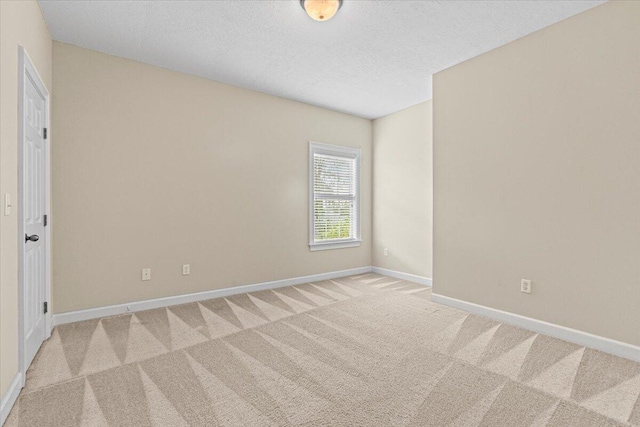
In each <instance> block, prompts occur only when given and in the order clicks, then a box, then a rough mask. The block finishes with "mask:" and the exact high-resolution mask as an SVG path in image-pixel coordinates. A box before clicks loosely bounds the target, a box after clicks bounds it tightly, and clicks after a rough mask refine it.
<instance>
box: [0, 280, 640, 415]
mask: <svg viewBox="0 0 640 427" xmlns="http://www.w3.org/2000/svg"><path fill="white" fill-rule="evenodd" d="M429 298H430V291H429V289H428V288H424V287H422V286H420V285H416V284H412V283H409V282H405V281H399V280H397V279H392V278H388V277H383V276H379V275H375V274H367V275H363V276H356V277H351V278H345V279H339V280H332V281H324V282H319V283H313V284H306V285H301V286H294V287H288V288H282V289H276V290H274V291H262V292H255V293H251V294H243V295H237V296H232V297H229V298H220V299H216V300H210V301H205V302H202V303H193V304H187V305H182V306H176V307H170V308H169V309H164V308H163V309H157V310H151V311H146V312H140V313H135V314H130V315H123V316H119V317H112V318H106V319H101V320H90V321H86V322H80V323H75V324H69V325H62V326H59V327H57V328H56V329H55V330H54V332H53V336H52V337H51V339H50V340H49V341H47V342H46V343H45V344H44V345H43V347H42V349H41V350H40V352H39V353H38V355H37V357H36V360H35V361H34V363H33V365H32V367H31V369H30V370H29V372H28V375H27V386H26V388H25V390H23V393H22V394H21V396H20V398H19V401H18V402H17V404H16V406H15V407H14V409H13V411H12V413H11V415H10V418H9V420H8V421H7V426H10V427H14V426H19V427H25V426H53V427H55V426H136V427H137V426H140V427H142V426H218V425H220V426H269V425H271V426H509V427H513V426H579V427H590V426H594V427H595V426H598V427H601V426H623V425H630V424H633V425H640V400H639V395H640V364H638V363H635V362H632V361H629V360H625V359H621V358H618V357H614V356H610V355H607V354H604V353H601V352H598V351H594V350H591V349H585V348H584V347H580V346H577V345H574V344H571V343H568V342H564V341H560V340H557V339H554V338H549V337H546V336H542V335H537V334H534V333H532V332H529V331H526V330H524V329H520V328H515V327H512V326H508V325H504V324H500V323H497V322H494V321H492V320H489V319H486V318H482V317H478V316H474V315H469V314H467V313H464V312H462V311H459V310H455V309H451V308H447V307H444V306H442V305H438V304H434V303H432V302H430V300H429Z"/></svg>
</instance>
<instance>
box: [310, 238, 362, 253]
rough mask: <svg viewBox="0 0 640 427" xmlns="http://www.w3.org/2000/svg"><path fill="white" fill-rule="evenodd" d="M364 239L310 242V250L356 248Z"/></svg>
mask: <svg viewBox="0 0 640 427" xmlns="http://www.w3.org/2000/svg"><path fill="white" fill-rule="evenodd" d="M361 243H362V240H348V241H344V242H327V243H310V244H309V250H310V251H311V252H314V251H326V250H328V249H342V248H355V247H357V246H360V244H361Z"/></svg>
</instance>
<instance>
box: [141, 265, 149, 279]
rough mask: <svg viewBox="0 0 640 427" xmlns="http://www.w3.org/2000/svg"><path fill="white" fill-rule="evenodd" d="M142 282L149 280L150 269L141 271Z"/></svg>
mask: <svg viewBox="0 0 640 427" xmlns="http://www.w3.org/2000/svg"><path fill="white" fill-rule="evenodd" d="M142 280H151V269H150V268H143V269H142Z"/></svg>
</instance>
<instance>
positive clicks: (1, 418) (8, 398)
mask: <svg viewBox="0 0 640 427" xmlns="http://www.w3.org/2000/svg"><path fill="white" fill-rule="evenodd" d="M22 386H23V383H22V373H21V372H18V373H17V374H16V376H15V377H13V381H11V385H10V386H9V388H8V389H7V391H6V393H5V394H4V396H2V400H1V401H0V426H1V425H3V424H4V422H5V421H6V420H7V417H8V416H9V412H11V408H13V405H14V404H15V403H16V400H18V395H19V394H20V390H22Z"/></svg>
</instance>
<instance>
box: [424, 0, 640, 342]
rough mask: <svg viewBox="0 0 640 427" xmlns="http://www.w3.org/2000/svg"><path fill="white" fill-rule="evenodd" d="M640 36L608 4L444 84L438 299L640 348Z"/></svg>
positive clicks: (625, 11) (439, 104)
mask: <svg viewBox="0 0 640 427" xmlns="http://www.w3.org/2000/svg"><path fill="white" fill-rule="evenodd" d="M639 41H640V2H610V3H606V4H604V5H602V6H598V7H596V8H593V9H591V10H588V11H586V12H584V13H582V14H579V15H577V16H575V17H572V18H570V19H567V20H565V21H563V22H560V23H558V24H556V25H553V26H551V27H548V28H546V29H543V30H541V31H539V32H536V33H534V34H532V35H529V36H527V37H525V38H522V39H520V40H517V41H515V42H513V43H510V44H508V45H506V46H503V47H501V48H499V49H496V50H494V51H491V52H489V53H486V54H484V55H481V56H479V57H477V58H474V59H472V60H470V61H467V62H465V63H462V64H459V65H456V66H454V67H452V68H450V69H448V70H445V71H443V72H440V73H438V74H436V75H435V76H434V197H435V200H434V230H435V235H434V292H435V293H438V294H442V295H445V296H449V297H453V298H457V299H461V300H464V301H470V302H473V303H476V304H481V305H484V306H488V307H493V308H497V309H500V310H505V311H508V312H513V313H518V314H520V315H524V316H528V317H532V318H535V319H540V320H544V321H548V322H552V323H556V324H559V325H563V326H567V327H570V328H575V329H578V330H582V331H586V332H590V333H593V334H596V335H600V336H604V337H608V338H612V339H615V340H620V341H624V342H627V343H631V344H635V345H640V327H639V326H638V325H640V43H639ZM522 278H526V279H531V280H533V293H532V294H531V295H527V294H523V293H520V279H522Z"/></svg>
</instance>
